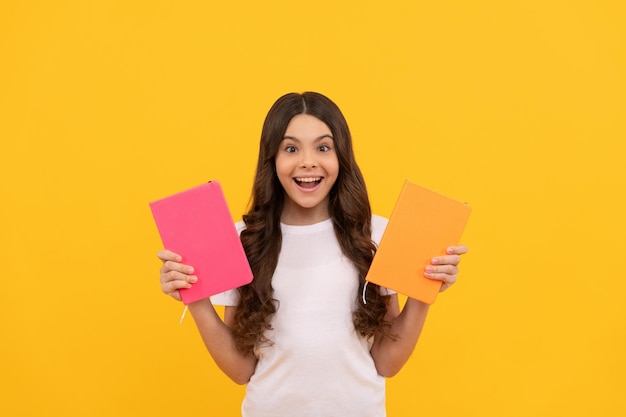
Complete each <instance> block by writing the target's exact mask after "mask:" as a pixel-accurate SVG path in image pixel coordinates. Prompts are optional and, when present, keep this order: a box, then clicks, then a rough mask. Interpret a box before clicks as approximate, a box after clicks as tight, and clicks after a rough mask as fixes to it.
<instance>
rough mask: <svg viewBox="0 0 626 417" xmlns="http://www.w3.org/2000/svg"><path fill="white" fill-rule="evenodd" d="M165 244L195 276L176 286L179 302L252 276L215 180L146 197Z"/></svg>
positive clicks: (241, 282) (231, 286)
mask: <svg viewBox="0 0 626 417" xmlns="http://www.w3.org/2000/svg"><path fill="white" fill-rule="evenodd" d="M149 205H150V209H151V211H152V215H153V217H154V221H155V223H156V225H157V228H158V231H159V235H160V236H161V240H162V242H163V246H164V247H165V249H168V250H170V251H172V252H175V253H177V254H179V255H180V256H182V258H183V260H182V263H184V264H187V265H191V266H193V268H194V275H196V276H197V277H198V281H197V282H196V283H194V284H193V285H192V287H191V288H184V289H181V290H180V295H181V298H182V300H183V302H184V304H185V305H187V304H190V303H193V302H195V301H198V300H201V299H204V298H208V297H210V296H212V295H215V294H219V293H221V292H224V291H227V290H231V289H234V288H237V287H240V286H242V285H245V284H248V283H250V282H251V281H252V271H251V270H250V265H249V263H248V259H247V257H246V254H245V251H244V249H243V246H242V245H241V241H240V239H239V235H238V233H237V230H236V228H235V224H234V222H233V220H232V217H231V215H230V211H229V209H228V205H227V203H226V198H225V197H224V193H223V192H222V188H221V186H220V184H219V182H218V181H210V182H208V183H206V184H202V185H199V186H197V187H194V188H191V189H188V190H185V191H182V192H180V193H177V194H174V195H171V196H168V197H165V198H162V199H160V200H157V201H153V202H151V203H149Z"/></svg>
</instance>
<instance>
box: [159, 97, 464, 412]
mask: <svg viewBox="0 0 626 417" xmlns="http://www.w3.org/2000/svg"><path fill="white" fill-rule="evenodd" d="M386 224H387V221H386V219H384V218H382V217H378V216H375V215H374V216H373V215H372V214H371V209H370V205H369V200H368V196H367V192H366V188H365V183H364V180H363V177H362V175H361V172H360V170H359V167H358V166H357V163H356V161H355V159H354V153H353V149H352V139H351V136H350V131H349V130H348V125H347V123H346V121H345V119H344V117H343V115H342V113H341V111H340V110H339V108H338V107H337V106H336V105H335V103H333V102H332V101H331V100H330V99H328V98H327V97H325V96H323V95H321V94H318V93H313V92H307V93H303V94H297V93H291V94H287V95H284V96H283V97H281V98H279V99H278V100H277V101H276V103H274V105H273V106H272V108H271V109H270V111H269V113H268V115H267V117H266V119H265V123H264V125H263V130H262V133H261V144H260V151H259V159H258V165H257V170H256V176H255V179H254V185H253V190H252V200H251V205H250V209H249V211H248V212H247V213H246V214H245V215H244V216H243V221H242V222H239V223H238V224H237V227H238V230H239V231H240V236H241V242H242V244H243V247H244V248H245V251H246V254H247V257H248V260H249V262H250V266H251V268H252V271H253V273H254V280H253V281H252V283H250V284H249V285H246V286H244V287H241V288H239V289H237V290H232V291H228V292H226V293H223V294H219V295H217V296H215V297H212V299H206V300H202V301H198V302H196V303H192V304H190V305H189V311H190V312H191V314H192V316H193V318H194V321H195V323H196V325H197V327H198V330H199V331H200V334H201V336H202V339H203V341H204V343H205V345H206V347H207V349H208V351H209V353H210V354H211V356H212V357H213V359H214V360H215V362H216V363H217V365H218V366H219V367H220V369H221V370H222V371H223V372H224V373H226V375H228V376H229V377H230V378H231V379H232V380H233V381H235V382H237V383H239V384H247V387H246V396H245V398H244V401H243V405H242V413H243V416H244V417H269V416H299V417H314V416H319V417H329V416H341V417H349V416H358V417H368V416H371V417H381V416H384V415H385V377H391V376H393V375H395V374H396V373H397V372H398V371H399V370H400V368H402V366H403V365H404V363H405V362H406V361H407V359H408V358H409V356H410V355H411V352H412V351H413V349H414V347H415V344H416V343H417V340H418V337H419V335H420V333H421V331H422V327H423V324H424V321H425V319H426V314H427V312H428V305H426V304H423V303H422V302H420V301H417V300H414V299H411V298H409V299H408V300H407V302H406V304H405V306H404V308H403V309H402V311H400V307H399V303H398V296H397V294H395V293H393V292H392V291H389V290H387V289H385V288H380V287H378V286H377V285H374V284H372V283H370V284H368V285H367V286H366V288H365V290H366V294H365V297H366V303H363V301H362V295H361V294H362V291H363V288H364V284H365V276H366V274H367V271H368V268H369V266H370V263H371V262H372V258H373V256H374V253H375V251H376V245H377V244H378V242H379V241H380V238H381V236H382V233H383V231H384V229H385V226H386ZM466 252H467V248H466V247H465V246H454V247H451V248H448V250H447V255H445V256H438V257H435V258H433V259H432V266H429V267H427V268H426V270H425V271H424V274H425V275H426V276H427V277H428V278H431V279H436V280H440V281H442V282H443V284H442V290H445V289H446V288H448V287H449V286H450V285H452V284H453V283H454V282H455V281H456V276H457V273H458V268H457V265H458V264H459V262H460V255H462V254H464V253H466ZM158 256H159V258H160V259H161V260H162V261H163V266H162V268H161V287H162V290H163V292H164V293H166V294H168V295H170V296H172V297H174V298H175V299H176V300H179V301H180V294H179V290H180V289H181V288H189V287H191V286H192V285H193V283H194V282H196V277H195V276H194V275H193V266H192V265H184V264H182V263H181V260H182V257H181V256H180V255H178V254H175V253H172V252H170V251H166V250H163V251H160V252H159V254H158ZM214 304H216V305H225V306H226V307H225V310H224V320H223V321H222V320H221V319H220V317H219V316H218V314H217V313H216V311H215V309H214V308H213V305H214Z"/></svg>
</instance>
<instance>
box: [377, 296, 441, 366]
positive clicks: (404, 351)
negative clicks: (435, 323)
mask: <svg viewBox="0 0 626 417" xmlns="http://www.w3.org/2000/svg"><path fill="white" fill-rule="evenodd" d="M428 308H429V306H428V304H424V303H422V302H421V301H418V300H415V299H412V298H408V299H407V302H406V304H405V306H404V308H403V309H402V312H401V313H400V314H399V315H398V316H397V317H396V318H395V319H394V320H393V321H392V326H391V330H390V334H391V335H396V336H397V339H396V340H394V339H392V338H390V337H388V336H383V335H380V336H377V338H376V340H375V341H374V344H373V345H372V350H371V354H372V357H373V358H374V363H375V364H376V369H377V370H378V373H379V374H380V375H382V376H385V377H392V376H394V375H395V374H397V373H398V372H399V371H400V369H401V368H402V366H404V364H405V363H406V361H407V360H408V359H409V357H410V356H411V354H412V353H413V350H414V349H415V345H416V344H417V341H418V339H419V336H420V334H421V333H422V329H423V327H424V322H425V321H426V316H427V315H428Z"/></svg>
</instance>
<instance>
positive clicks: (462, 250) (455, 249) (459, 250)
mask: <svg viewBox="0 0 626 417" xmlns="http://www.w3.org/2000/svg"><path fill="white" fill-rule="evenodd" d="M467 251H468V248H467V246H465V245H458V246H450V247H449V248H448V249H446V253H448V254H450V255H464V254H466V253H467Z"/></svg>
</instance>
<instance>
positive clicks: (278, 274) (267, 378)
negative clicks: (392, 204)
mask: <svg viewBox="0 0 626 417" xmlns="http://www.w3.org/2000/svg"><path fill="white" fill-rule="evenodd" d="M386 225H387V220H386V219H384V218H382V217H378V216H373V217H372V240H373V241H374V242H376V243H378V242H379V241H380V238H381V236H382V233H383V231H384V229H385V227H386ZM237 226H238V229H240V230H241V228H242V227H243V224H242V223H240V224H238V225H237ZM281 229H282V234H283V236H282V238H283V242H282V247H281V252H280V256H279V259H278V265H277V267H276V270H275V272H274V276H273V278H272V286H273V287H274V298H275V299H276V300H278V303H279V306H278V310H277V312H276V314H275V315H274V317H272V320H271V325H272V328H273V329H272V330H270V331H268V332H266V336H267V337H268V338H269V340H271V341H272V342H273V343H272V344H265V345H260V346H257V347H256V348H255V354H256V356H257V357H258V362H257V366H256V370H255V372H254V375H252V378H251V379H250V381H249V383H248V385H247V387H246V397H245V399H244V401H243V404H242V414H243V417H286V416H298V417H333V416H337V417H352V416H354V417H382V416H385V415H386V412H385V378H384V377H382V376H380V375H378V372H377V371H376V368H375V366H374V361H373V359H372V356H371V354H370V348H371V340H366V339H364V338H363V337H361V336H360V335H359V334H358V333H357V332H356V331H355V329H354V324H353V321H352V312H353V311H354V308H355V306H356V296H357V292H358V272H357V270H356V268H355V267H354V265H353V264H352V262H351V261H350V260H349V259H347V258H346V257H345V256H344V255H343V253H342V252H341V248H340V246H339V243H338V242H337V239H336V237H335V233H334V230H333V224H332V220H330V219H329V220H326V221H323V222H321V223H317V224H313V225H309V226H288V225H284V224H283V225H281ZM212 301H213V303H214V304H216V305H237V303H238V293H237V291H236V290H233V291H228V292H226V293H223V294H219V295H216V296H214V297H213V298H212Z"/></svg>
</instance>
